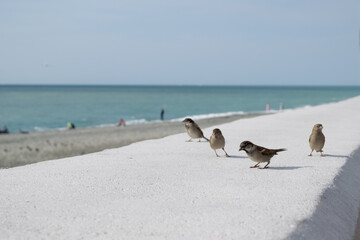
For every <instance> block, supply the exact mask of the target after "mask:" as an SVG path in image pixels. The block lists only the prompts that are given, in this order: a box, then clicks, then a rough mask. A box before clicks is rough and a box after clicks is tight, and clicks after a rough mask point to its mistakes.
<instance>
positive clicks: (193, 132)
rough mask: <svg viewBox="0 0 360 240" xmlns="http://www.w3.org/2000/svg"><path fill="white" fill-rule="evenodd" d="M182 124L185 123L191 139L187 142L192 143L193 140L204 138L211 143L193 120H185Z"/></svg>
mask: <svg viewBox="0 0 360 240" xmlns="http://www.w3.org/2000/svg"><path fill="white" fill-rule="evenodd" d="M182 122H183V123H185V129H186V132H187V133H188V134H189V136H190V139H189V140H188V141H187V142H191V140H192V139H193V138H204V139H205V140H206V141H209V139H207V138H206V137H204V134H203V132H202V131H201V129H200V127H199V125H197V124H196V123H195V122H194V121H193V120H192V119H191V118H185V119H184V120H183V121H182ZM199 142H200V139H199Z"/></svg>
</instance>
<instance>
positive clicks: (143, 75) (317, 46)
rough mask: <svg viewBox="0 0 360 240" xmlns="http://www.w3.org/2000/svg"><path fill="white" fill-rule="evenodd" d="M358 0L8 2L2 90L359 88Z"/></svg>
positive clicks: (0, 37) (2, 10)
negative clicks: (23, 86)
mask: <svg viewBox="0 0 360 240" xmlns="http://www.w3.org/2000/svg"><path fill="white" fill-rule="evenodd" d="M359 27H360V1H358V0H348V1H338V0H336V1H334V0H328V1H325V0H311V1H310V0H304V1H292V0H283V1H279V0H274V1H268V0H258V1H256V0H255V1H254V0H248V1H241V0H237V1H228V0H225V1H202V0H201V1H196V0H191V1H188V0H182V1H171V0H168V1H157V0H155V1H142V0H141V1H134V0H132V1H118V0H114V1H107V0H105V1H78V0H71V1H68V0H64V1H49V0H46V1H24V0H18V1H1V2H0V84H170V85H179V84H180V85H182V84H186V85H187V84H195V85H198V84H200V85H213V84H224V85H264V84H265V85H360V47H359Z"/></svg>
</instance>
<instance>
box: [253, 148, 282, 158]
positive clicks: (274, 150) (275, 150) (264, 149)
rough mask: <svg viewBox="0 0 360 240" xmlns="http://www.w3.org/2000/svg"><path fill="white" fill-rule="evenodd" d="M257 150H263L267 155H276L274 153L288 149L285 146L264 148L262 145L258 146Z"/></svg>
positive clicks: (263, 153) (262, 152)
mask: <svg viewBox="0 0 360 240" xmlns="http://www.w3.org/2000/svg"><path fill="white" fill-rule="evenodd" d="M257 150H258V151H259V152H261V154H262V155H265V156H274V155H277V152H282V151H285V150H286V149H285V148H280V149H267V148H264V147H261V146H257Z"/></svg>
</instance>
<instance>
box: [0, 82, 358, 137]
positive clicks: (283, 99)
mask: <svg viewBox="0 0 360 240" xmlns="http://www.w3.org/2000/svg"><path fill="white" fill-rule="evenodd" d="M359 93H360V87H325V86H323V87H266V86H258V87H246V86H45V85H40V86H36V85H34V86H9V85H7V86H4V85H2V86H0V109H1V113H0V114H1V115H0V116H1V118H0V125H1V126H3V125H6V126H7V128H8V130H9V132H10V133H19V132H20V131H24V132H39V131H49V130H66V128H67V123H68V122H71V123H74V124H75V126H76V128H93V127H109V126H116V125H117V124H118V122H119V121H120V119H124V120H125V123H126V125H137V124H146V123H153V122H159V121H160V111H161V109H162V108H163V109H164V110H165V114H164V118H165V120H166V121H175V122H176V121H178V122H180V121H181V120H183V119H184V118H185V117H187V116H190V117H192V118H194V119H206V118H212V117H220V116H231V115H241V114H248V113H265V112H266V105H267V104H268V106H269V110H270V112H276V111H279V110H281V109H294V108H299V107H306V106H314V105H318V104H323V103H328V102H336V101H340V100H344V99H347V98H350V97H353V96H357V95H358V94H359Z"/></svg>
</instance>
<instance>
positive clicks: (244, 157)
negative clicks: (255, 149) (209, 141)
mask: <svg viewBox="0 0 360 240" xmlns="http://www.w3.org/2000/svg"><path fill="white" fill-rule="evenodd" d="M227 158H248V157H245V156H232V155H230V156H228V157H227Z"/></svg>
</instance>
